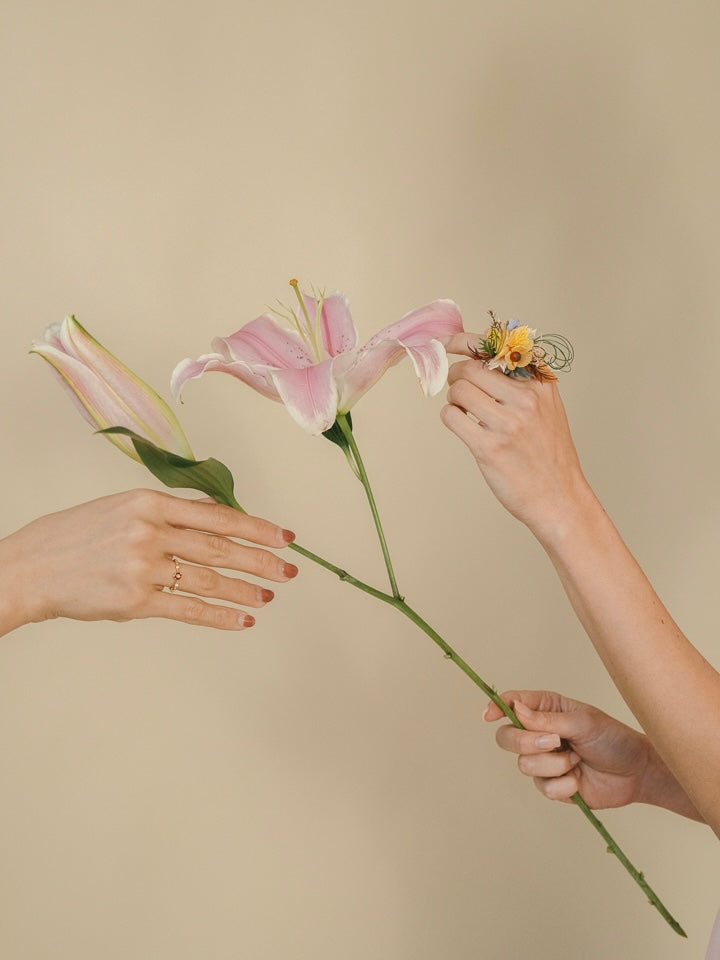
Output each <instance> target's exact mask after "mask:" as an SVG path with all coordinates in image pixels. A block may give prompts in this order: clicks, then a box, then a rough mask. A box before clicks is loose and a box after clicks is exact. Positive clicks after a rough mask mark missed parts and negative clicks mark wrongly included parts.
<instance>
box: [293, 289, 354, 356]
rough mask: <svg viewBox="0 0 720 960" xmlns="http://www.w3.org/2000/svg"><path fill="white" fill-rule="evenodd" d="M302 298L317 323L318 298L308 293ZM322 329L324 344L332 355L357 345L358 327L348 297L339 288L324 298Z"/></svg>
mask: <svg viewBox="0 0 720 960" xmlns="http://www.w3.org/2000/svg"><path fill="white" fill-rule="evenodd" d="M302 298H303V301H304V302H305V308H306V310H307V312H308V315H309V317H310V320H311V322H312V323H315V314H316V312H317V300H316V299H315V298H314V297H311V296H308V294H306V293H304V294H303V295H302ZM320 330H321V333H322V339H323V346H324V347H325V350H326V351H327V353H328V354H329V355H330V356H331V357H337V356H338V355H339V354H341V353H348V352H349V351H350V350H354V349H355V347H356V346H357V342H358V334H357V328H356V327H355V323H354V322H353V318H352V315H351V313H350V307H349V305H348V300H347V297H346V296H345V294H344V293H340V291H339V290H338V291H336V292H335V293H331V294H330V295H329V296H327V297H325V299H324V300H323V306H322V313H321V314H320Z"/></svg>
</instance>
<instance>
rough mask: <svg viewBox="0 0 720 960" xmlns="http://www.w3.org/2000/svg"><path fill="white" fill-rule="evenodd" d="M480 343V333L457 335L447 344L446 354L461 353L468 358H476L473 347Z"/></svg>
mask: <svg viewBox="0 0 720 960" xmlns="http://www.w3.org/2000/svg"><path fill="white" fill-rule="evenodd" d="M479 342H480V334H479V333H467V332H464V333H455V334H453V336H452V337H450V339H449V340H448V342H447V343H446V344H445V351H446V353H461V354H463V355H464V356H466V357H472V356H474V354H473V352H472V348H473V347H477V345H478V343H479Z"/></svg>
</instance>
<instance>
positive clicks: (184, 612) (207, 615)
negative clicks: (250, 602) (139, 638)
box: [144, 591, 255, 630]
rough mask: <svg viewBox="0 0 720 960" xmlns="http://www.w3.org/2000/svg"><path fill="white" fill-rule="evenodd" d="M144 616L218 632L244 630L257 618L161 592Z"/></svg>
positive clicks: (234, 608)
mask: <svg viewBox="0 0 720 960" xmlns="http://www.w3.org/2000/svg"><path fill="white" fill-rule="evenodd" d="M144 616H145V617H163V618H165V619H166V620H179V621H180V622H181V623H190V624H192V625H193V626H196V627H214V628H215V629H216V630H244V629H245V628H246V627H252V626H253V624H254V623H255V617H253V616H250V614H248V613H245V611H244V610H238V609H237V608H236V607H223V606H220V605H219V604H215V603H205V601H204V600H200V599H199V597H183V596H174V595H172V594H170V593H161V592H159V591H158V592H157V593H156V595H155V596H154V597H153V599H152V601H151V602H150V603H149V604H148V607H147V610H146V612H145V613H144Z"/></svg>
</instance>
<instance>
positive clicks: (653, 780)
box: [634, 734, 705, 823]
mask: <svg viewBox="0 0 720 960" xmlns="http://www.w3.org/2000/svg"><path fill="white" fill-rule="evenodd" d="M638 736H640V737H641V738H642V741H643V743H644V746H645V751H646V762H645V764H644V765H643V768H642V772H641V773H640V775H639V776H638V779H637V783H636V796H635V798H634V802H635V803H648V804H651V805H652V806H655V807H663V808H664V809H666V810H671V811H672V812H673V813H679V814H680V815H681V816H684V817H689V818H690V819H691V820H699V821H700V822H701V823H704V822H705V821H704V818H703V817H702V816H701V815H700V814H699V813H698V811H697V809H696V807H695V806H694V804H693V803H692V801H691V800H690V798H689V797H688V795H687V793H686V792H685V790H684V789H683V787H682V786H681V785H680V783H679V782H678V780H677V778H676V777H675V776H674V775H673V773H672V772H671V771H670V769H669V768H668V766H667V765H666V764H665V762H664V761H663V760H662V759H661V757H660V755H659V754H658V752H657V750H656V749H655V748H654V747H653V745H652V743H651V742H650V740H649V739H648V737H647V736H646V735H645V734H638Z"/></svg>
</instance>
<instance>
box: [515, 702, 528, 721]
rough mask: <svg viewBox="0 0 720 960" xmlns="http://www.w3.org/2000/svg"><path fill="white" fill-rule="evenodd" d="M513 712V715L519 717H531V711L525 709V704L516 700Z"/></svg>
mask: <svg viewBox="0 0 720 960" xmlns="http://www.w3.org/2000/svg"><path fill="white" fill-rule="evenodd" d="M513 710H514V711H515V713H517V714H518V715H519V716H521V717H523V716H524V717H531V716H532V710H531V709H530V707H526V706H525V704H524V703H522V702H521V701H520V700H518V701H517V703H516V704H514V706H513Z"/></svg>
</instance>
